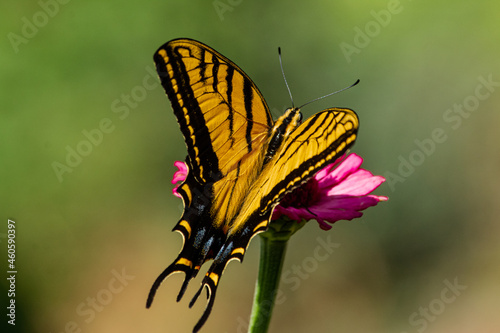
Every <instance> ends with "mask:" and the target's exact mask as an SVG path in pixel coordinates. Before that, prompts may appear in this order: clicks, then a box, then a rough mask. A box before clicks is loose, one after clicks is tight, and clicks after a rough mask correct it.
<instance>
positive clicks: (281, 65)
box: [278, 47, 293, 107]
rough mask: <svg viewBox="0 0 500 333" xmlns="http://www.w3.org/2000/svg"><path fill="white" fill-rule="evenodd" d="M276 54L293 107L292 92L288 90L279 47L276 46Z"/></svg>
mask: <svg viewBox="0 0 500 333" xmlns="http://www.w3.org/2000/svg"><path fill="white" fill-rule="evenodd" d="M278 54H279V59H280V67H281V73H282V74H283V80H285V84H286V89H288V94H289V95H290V100H291V101H292V107H293V97H292V92H291V91H290V87H289V86H288V82H286V77H285V71H284V70H283V62H282V61H281V47H278Z"/></svg>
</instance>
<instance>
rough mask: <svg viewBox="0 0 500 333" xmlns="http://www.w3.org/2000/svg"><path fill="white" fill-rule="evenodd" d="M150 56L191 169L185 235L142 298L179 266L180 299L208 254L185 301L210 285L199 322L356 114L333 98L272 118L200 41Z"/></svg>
mask: <svg viewBox="0 0 500 333" xmlns="http://www.w3.org/2000/svg"><path fill="white" fill-rule="evenodd" d="M154 60H155V63H156V66H157V71H158V73H159V75H160V79H161V82H162V85H163V87H164V88H165V91H166V93H167V95H168V97H169V99H170V101H171V103H172V108H173V110H174V113H175V115H176V117H177V121H178V123H179V125H180V128H181V131H182V134H183V136H184V139H185V142H186V146H187V152H188V156H187V158H186V163H187V165H188V175H187V178H186V180H185V181H184V182H183V184H182V185H181V186H180V187H179V188H178V192H179V193H180V194H181V196H182V199H183V201H184V212H183V214H182V217H181V219H180V220H179V222H178V223H177V225H176V226H175V227H174V229H173V230H175V231H179V232H180V233H181V234H182V235H183V237H184V244H183V247H182V250H181V252H180V253H179V255H178V257H177V258H176V259H175V260H174V262H173V263H172V264H171V265H170V266H168V267H167V268H166V269H165V270H164V271H163V272H162V273H161V274H160V276H159V277H158V278H157V279H156V281H155V282H154V283H153V286H152V288H151V291H150V293H149V296H148V300H147V307H149V306H150V305H151V303H152V301H153V298H154V295H155V293H156V290H157V289H158V287H159V285H160V284H161V282H162V281H163V280H164V279H165V278H166V277H167V276H169V275H170V274H172V273H175V272H184V273H185V274H186V276H185V279H184V283H183V284H182V287H181V289H180V292H179V295H178V297H177V300H180V299H181V297H182V295H183V294H184V291H185V290H186V287H187V285H188V283H189V281H190V280H191V279H192V278H194V277H195V276H196V274H197V273H198V272H199V270H200V267H201V266H202V265H203V263H205V262H206V261H208V260H213V263H212V265H211V266H210V268H209V270H208V272H207V274H206V275H205V277H204V279H203V281H202V285H201V287H200V289H199V290H198V292H197V293H196V295H195V296H194V298H193V299H192V300H191V303H190V306H192V305H193V304H194V302H195V301H196V300H197V298H198V296H199V295H200V293H201V292H202V290H203V289H204V288H206V289H207V296H208V304H207V306H206V308H205V311H204V313H203V315H202V317H201V318H200V320H199V321H198V323H197V324H196V326H195V328H194V332H197V331H198V330H199V329H200V328H201V326H202V325H203V324H204V323H205V321H206V320H207V318H208V316H209V314H210V312H211V309H212V306H213V304H214V301H215V295H216V291H217V287H218V284H219V282H220V278H221V276H222V273H223V271H224V269H225V267H226V265H227V263H228V262H229V261H230V260H232V259H237V260H239V261H242V260H243V256H244V254H245V251H246V248H247V247H248V244H249V242H250V240H251V238H252V237H253V236H254V235H256V234H257V233H259V232H262V231H265V230H266V229H267V226H268V224H269V221H270V218H271V215H272V212H273V209H274V207H275V206H276V205H277V204H278V203H279V201H280V200H281V199H282V198H283V197H284V195H285V194H286V193H288V192H290V191H292V190H293V189H294V188H296V187H298V186H300V185H301V184H303V183H304V182H306V181H307V180H309V179H310V178H311V177H312V176H313V175H314V173H316V172H317V171H319V170H320V169H321V168H323V167H324V166H326V165H327V164H330V163H333V162H334V161H335V160H336V159H337V158H338V157H339V156H341V155H342V154H344V153H345V152H346V151H347V150H348V149H349V147H350V146H351V145H352V144H353V143H354V140H355V139H356V133H357V129H358V126H359V124H358V118H357V116H356V114H355V113H354V111H352V110H349V109H340V108H332V109H327V110H325V111H322V112H320V113H318V114H316V115H314V116H313V117H311V118H310V119H308V120H306V121H305V122H304V123H303V124H300V125H299V123H300V119H301V115H300V110H299V109H297V108H291V109H288V110H287V111H286V112H285V114H284V115H283V116H282V117H280V118H279V119H278V120H277V121H276V123H274V122H273V120H272V119H271V116H270V113H269V110H268V107H267V105H266V103H265V101H264V99H263V97H262V95H261V93H260V92H259V90H258V89H257V87H256V86H255V84H254V83H253V82H252V80H251V79H250V78H249V77H248V76H247V75H246V74H245V73H244V72H243V71H242V70H241V69H240V68H239V67H238V66H236V65H235V64H234V63H233V62H231V61H230V60H229V59H227V58H226V57H224V56H222V55H221V54H219V53H218V52H216V51H215V50H213V49H211V48H210V47H208V46H206V45H204V44H202V43H200V42H197V41H193V40H189V39H179V40H174V41H171V42H168V43H166V44H165V45H163V46H162V47H160V49H159V50H158V51H157V52H156V53H155V55H154Z"/></svg>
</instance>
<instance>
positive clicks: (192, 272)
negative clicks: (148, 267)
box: [146, 256, 198, 308]
mask: <svg viewBox="0 0 500 333" xmlns="http://www.w3.org/2000/svg"><path fill="white" fill-rule="evenodd" d="M177 272H184V273H185V274H186V276H185V278H184V282H183V283H182V286H181V289H180V291H179V294H178V295H177V302H179V301H180V300H181V299H182V296H183V295H184V292H185V291H186V288H187V286H188V284H189V281H191V279H192V278H194V277H195V276H196V274H198V269H195V268H193V267H191V266H190V265H189V263H188V261H187V259H185V258H183V257H181V256H179V257H178V258H177V259H176V260H175V261H174V262H173V263H172V264H171V265H170V266H168V267H167V268H166V269H165V270H164V271H163V272H162V273H161V274H160V275H159V276H158V277H157V278H156V280H155V282H154V283H153V285H152V286H151V290H150V291H149V295H148V299H147V301H146V308H149V307H151V304H152V303H153V299H154V297H155V295H156V291H157V290H158V288H159V287H160V285H161V284H162V282H163V281H164V280H165V279H166V278H167V277H169V276H170V275H172V274H173V273H177Z"/></svg>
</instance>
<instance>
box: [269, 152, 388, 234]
mask: <svg viewBox="0 0 500 333" xmlns="http://www.w3.org/2000/svg"><path fill="white" fill-rule="evenodd" d="M361 163H363V159H362V158H361V157H360V156H358V155H356V154H351V155H349V156H347V157H345V158H343V159H342V160H341V161H340V162H336V163H333V164H330V165H328V166H326V167H325V168H323V169H322V170H320V171H319V172H317V173H316V174H315V175H314V176H313V178H311V179H310V180H309V181H308V182H307V183H305V184H304V185H302V186H301V187H299V188H297V189H295V190H294V191H292V192H291V193H289V194H287V195H286V196H285V197H284V198H283V200H281V202H280V204H279V205H278V206H277V207H276V208H275V210H274V213H273V217H272V220H276V219H278V218H279V217H280V216H282V215H285V216H287V217H288V218H290V219H292V220H296V221H301V220H302V219H305V220H311V219H315V220H316V221H318V223H319V226H320V228H321V229H323V230H329V229H331V227H332V226H331V225H329V224H327V223H326V222H328V223H334V222H336V221H339V220H352V219H353V218H356V217H361V216H362V215H363V213H361V211H362V210H364V209H366V208H368V207H371V206H375V205H376V204H378V203H379V202H380V201H386V200H387V199H388V198H387V197H385V196H378V195H370V194H369V193H370V192H372V191H373V190H375V189H376V188H377V187H378V186H379V185H380V184H382V183H383V182H384V181H385V178H384V177H382V176H374V175H373V174H372V173H371V172H370V171H368V170H365V169H361V168H360V166H361Z"/></svg>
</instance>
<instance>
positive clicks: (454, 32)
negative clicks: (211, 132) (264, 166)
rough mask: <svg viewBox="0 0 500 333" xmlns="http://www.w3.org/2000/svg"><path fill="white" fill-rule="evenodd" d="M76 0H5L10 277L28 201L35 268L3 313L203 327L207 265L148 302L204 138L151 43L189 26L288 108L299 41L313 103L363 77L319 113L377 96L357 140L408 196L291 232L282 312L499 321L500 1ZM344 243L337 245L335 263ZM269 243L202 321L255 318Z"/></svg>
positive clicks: (3, 159)
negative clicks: (186, 167) (181, 171)
mask: <svg viewBox="0 0 500 333" xmlns="http://www.w3.org/2000/svg"><path fill="white" fill-rule="evenodd" d="M60 1H61V2H57V1H56V0H41V1H40V2H37V1H29V2H28V1H18V2H9V3H7V2H4V3H2V5H1V7H2V8H1V14H0V15H1V20H0V27H1V31H2V35H3V38H2V40H1V44H0V47H1V55H0V68H1V78H0V91H1V93H0V94H1V102H0V103H1V104H0V106H1V123H0V135H1V140H0V154H1V155H0V163H1V167H0V175H1V180H0V182H1V197H0V202H1V203H0V207H1V219H2V220H1V225H0V241H1V244H2V246H1V253H2V256H1V258H2V259H1V260H2V276H5V275H6V274H7V273H6V270H7V268H6V267H7V266H6V263H7V257H6V253H7V249H6V239H7V238H6V235H7V219H8V218H10V219H13V220H15V221H16V225H17V229H16V230H17V234H16V235H17V239H16V241H17V248H16V249H17V261H16V264H17V270H18V275H17V281H16V282H17V283H16V305H17V307H16V310H17V312H16V314H17V316H16V326H15V327H12V326H10V325H7V323H6V321H7V319H6V316H5V314H4V313H3V312H2V327H5V328H7V329H8V331H9V332H10V331H13V332H14V331H18V332H46V333H49V332H52V333H56V332H57V333H59V332H190V331H191V330H192V328H193V326H194V324H195V323H196V322H197V320H198V318H199V317H200V315H201V313H202V311H203V308H204V306H205V304H204V302H203V301H202V300H199V301H198V303H197V304H196V306H195V307H194V308H193V309H188V306H187V305H188V300H189V299H190V297H191V296H192V295H193V294H194V292H195V291H196V290H197V286H198V283H199V281H200V278H198V279H197V280H195V281H193V282H192V284H191V286H190V288H189V289H188V291H187V293H186V296H185V299H183V300H182V301H181V303H176V302H175V296H176V295H177V292H178V289H179V288H180V284H181V281H182V278H183V277H182V275H180V274H179V275H175V276H173V277H171V278H169V279H168V280H167V281H166V282H165V283H164V284H163V285H162V287H161V288H160V290H159V292H158V294H157V298H156V300H155V303H154V304H153V307H152V308H151V309H149V310H146V309H145V300H146V296H147V293H148V291H149V288H150V286H151V283H152V282H153V280H154V279H155V278H156V277H157V275H158V274H159V273H160V272H161V271H162V270H163V269H164V268H165V267H166V266H167V265H168V264H170V262H171V261H172V260H173V259H174V258H175V257H176V255H177V253H178V251H179V250H180V248H181V243H182V242H181V237H180V236H179V235H178V234H177V233H172V232H171V228H172V227H173V226H174V224H175V223H176V222H177V219H178V218H179V216H180V213H181V210H182V205H181V202H180V200H179V199H178V198H176V197H174V196H172V195H171V189H172V185H171V183H170V180H171V177H172V174H173V172H174V171H175V168H174V167H173V162H174V161H175V160H183V159H184V156H185V147H184V143H183V140H182V137H181V134H180V131H179V130H178V127H177V124H176V121H175V118H174V116H173V113H172V111H171V108H170V103H169V101H168V100H167V98H166V96H165V94H164V92H163V89H162V88H161V87H160V86H159V85H158V84H157V82H158V81H157V78H156V77H155V75H154V72H153V63H152V55H153V52H154V51H155V50H156V49H157V48H158V47H159V46H160V45H162V44H163V43H165V42H167V41H169V40H171V39H174V38H178V37H190V38H194V39H197V40H200V41H202V42H204V43H206V44H208V45H210V46H212V47H213V48H215V49H216V50H218V51H219V52H221V53H222V54H224V55H225V56H227V57H228V58H230V59H231V60H233V61H234V62H235V63H237V64H238V65H239V66H241V67H242V68H243V69H244V70H245V71H246V72H247V74H248V75H249V76H250V77H252V79H253V80H254V81H255V83H256V84H257V86H258V87H259V88H260V90H261V91H262V93H263V94H264V96H265V97H266V100H267V102H268V104H269V106H270V108H271V109H272V110H273V115H274V116H275V117H277V116H279V115H280V113H281V112H283V110H284V109H285V108H286V107H288V106H290V100H289V97H288V93H287V91H286V88H285V85H284V83H283V79H282V76H281V73H280V69H279V63H278V56H277V48H278V46H280V47H281V48H282V53H283V61H284V67H285V71H286V74H287V78H288V82H289V85H290V87H291V90H292V92H293V96H294V100H295V103H296V104H297V105H300V104H303V103H305V102H307V101H309V100H311V99H313V98H316V97H319V96H321V95H324V94H326V93H329V92H332V91H334V90H337V89H340V88H342V87H345V86H347V85H349V84H351V83H353V82H354V81H355V80H356V79H358V78H359V79H361V84H359V85H358V86H357V87H355V88H353V89H350V90H348V91H346V92H343V93H341V94H337V95H335V96H333V97H329V98H327V99H324V100H321V101H319V102H315V103H313V104H311V105H308V106H307V107H305V108H304V110H303V113H304V115H305V116H306V117H307V116H310V115H312V114H314V113H315V112H317V111H319V110H322V109H324V108H326V107H330V106H343V107H350V108H352V109H354V110H356V111H357V113H358V115H359V117H360V121H361V127H360V132H359V137H358V140H357V143H356V145H355V146H354V149H353V151H354V152H356V153H358V154H360V155H361V156H363V157H364V159H365V162H364V164H363V167H365V168H367V169H369V170H371V171H372V172H373V173H374V174H379V175H383V176H386V177H388V181H387V182H386V183H385V184H383V185H382V186H381V187H380V188H379V189H378V190H377V192H376V193H377V194H380V195H388V196H389V197H390V200H389V201H388V202H385V203H381V204H380V205H379V206H377V207H375V208H371V209H369V210H368V211H366V213H365V215H364V217H363V218H361V219H358V220H354V221H351V222H345V221H341V222H338V223H336V224H335V225H334V227H333V229H332V230H330V231H328V232H325V231H321V230H320V229H319V228H318V226H317V224H316V222H314V221H312V222H311V223H309V224H308V225H307V226H306V227H305V228H304V229H302V231H301V232H299V233H298V234H297V235H296V236H294V237H293V238H292V239H291V241H290V244H289V249H288V254H287V258H286V262H285V265H284V271H285V272H286V273H287V274H288V275H287V277H288V279H292V278H294V279H295V280H294V281H295V282H297V281H299V282H298V284H297V283H291V282H290V281H289V280H283V281H282V284H281V289H282V291H283V296H282V297H281V298H280V299H279V304H278V305H276V307H275V312H274V316H273V320H272V323H271V328H270V332H306V331H307V332H384V333H386V332H397V333H400V332H407V333H410V332H424V331H425V332H455V333H460V332H499V331H500V319H498V309H499V308H500V301H499V299H500V297H499V296H500V286H499V284H498V281H499V275H500V265H499V259H500V244H499V242H498V235H499V232H500V226H499V224H498V216H499V214H498V213H499V208H498V201H499V199H500V193H499V190H498V189H499V188H500V177H499V175H498V171H499V166H500V155H499V153H498V142H499V139H500V134H499V131H498V125H499V122H500V115H499V113H498V107H499V105H500V84H499V83H500V71H499V70H500V64H499V59H500V57H499V55H500V52H499V51H500V44H499V42H498V41H499V40H500V29H499V28H500V24H499V23H498V13H499V12H500V4H498V3H495V2H487V1H480V2H476V3H473V2H470V1H467V2H456V1H449V0H447V1H441V2H431V1H410V0H401V1H400V2H397V1H394V0H391V1H357V2H352V1H309V2H304V1H302V2H284V1H281V2H280V1H248V0H247V1H244V0H220V1H219V0H216V1H187V2H180V1H149V2H123V1H114V0H113V1H107V2H102V1H77V0H73V1H67V2H64V1H62V0H60ZM485 82H486V83H485ZM488 82H489V83H488ZM97 132H99V133H101V134H102V137H101V136H100V135H99V134H96V133H97ZM92 134H93V136H92ZM89 135H90V136H91V137H92V138H93V143H92V142H91V141H90V139H88V136H89ZM89 142H90V143H89ZM74 150H79V151H82V152H84V155H85V156H80V158H78V157H75V156H71V155H72V154H73V153H71V151H74ZM58 163H59V164H58ZM62 165H65V166H66V167H62ZM54 166H56V168H59V169H58V170H59V171H58V172H56V171H55V169H54V168H55V167H54ZM61 168H62V169H61ZM325 241H330V242H333V243H335V244H337V245H338V247H337V248H336V249H335V250H334V251H333V252H332V253H331V254H330V255H329V257H328V259H327V260H325V261H316V264H314V260H313V259H314V250H315V248H316V247H317V246H318V245H319V244H321V242H325ZM258 243H259V239H258V237H257V238H255V239H254V240H253V241H252V243H251V245H250V248H249V251H248V253H247V255H246V257H245V262H244V263H243V264H234V263H233V264H231V265H229V268H228V270H226V273H225V274H224V279H223V282H222V284H221V287H220V288H219V292H218V295H217V301H216V304H215V307H214V310H213V312H212V315H211V317H210V318H209V320H208V322H207V323H206V325H205V327H204V328H203V330H202V332H228V333H229V332H245V325H246V322H247V321H248V316H249V313H250V308H251V302H252V297H253V290H254V283H255V279H256V276H257V266H258V252H259V246H258ZM311 258H313V259H311ZM297 267H299V268H302V272H306V273H302V274H300V275H298V274H297V273H295V272H296V269H297ZM200 275H201V274H200ZM116 276H120V279H118V278H117V277H116ZM6 281H7V280H6V279H5V278H2V279H1V283H0V285H1V287H2V290H1V294H2V308H3V309H4V310H3V311H6V310H5V307H6V306H7V305H6V304H7V303H6V302H7V301H8V300H7V296H6V295H7V289H8V286H7V283H6ZM453 285H455V286H454V287H453ZM2 331H4V330H3V329H2Z"/></svg>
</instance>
